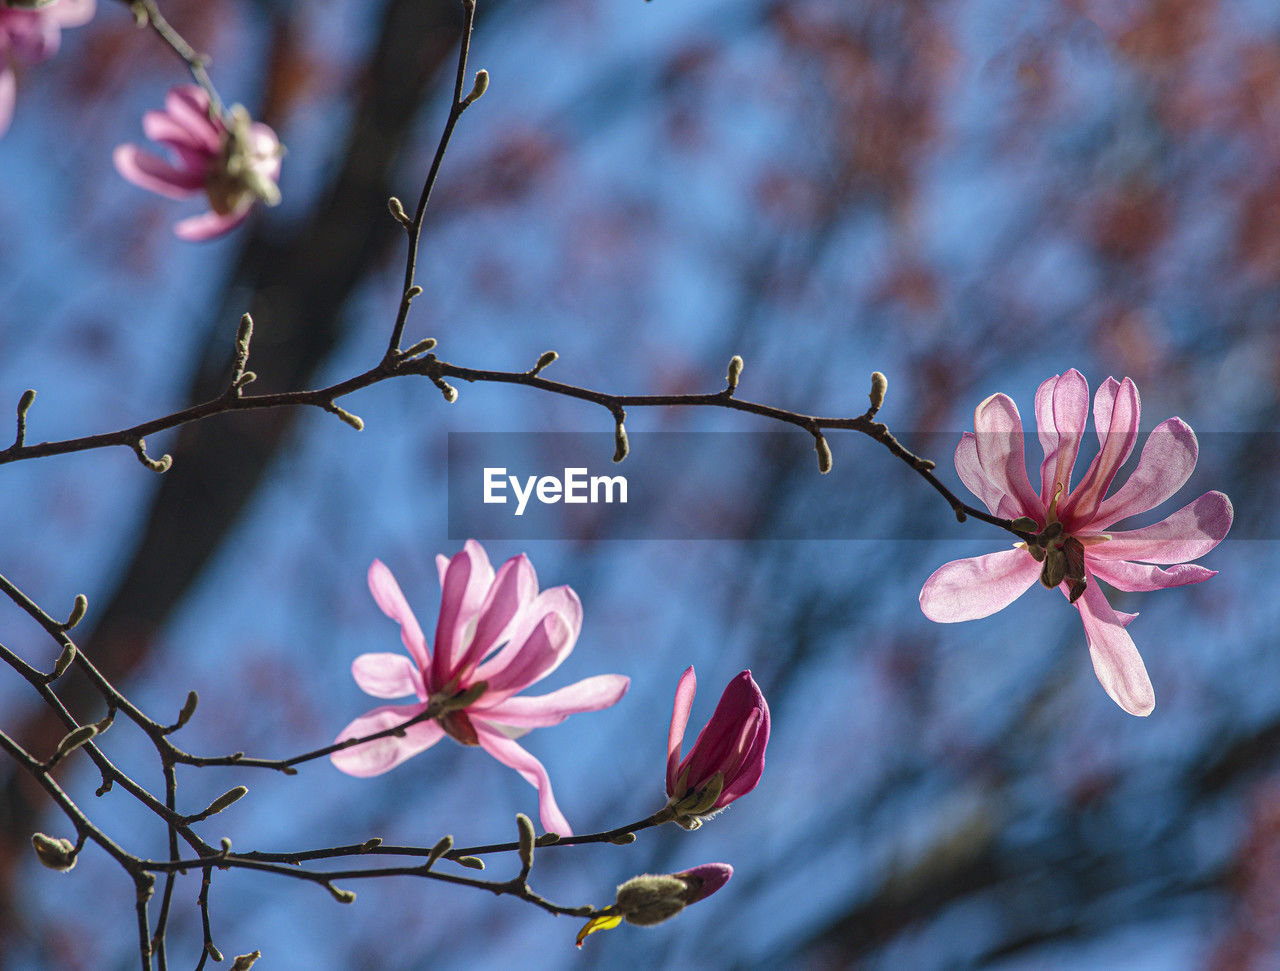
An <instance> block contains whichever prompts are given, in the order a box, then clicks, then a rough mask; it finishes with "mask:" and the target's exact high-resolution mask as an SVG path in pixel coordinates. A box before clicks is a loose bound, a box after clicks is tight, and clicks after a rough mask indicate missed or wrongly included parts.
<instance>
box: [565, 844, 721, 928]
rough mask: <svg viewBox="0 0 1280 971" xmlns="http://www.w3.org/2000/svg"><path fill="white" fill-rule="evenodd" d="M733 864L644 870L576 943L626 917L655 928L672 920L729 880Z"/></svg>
mask: <svg viewBox="0 0 1280 971" xmlns="http://www.w3.org/2000/svg"><path fill="white" fill-rule="evenodd" d="M731 876H733V867H731V866H729V864H727V863H704V864H702V866H696V867H694V868H693V869H691V870H681V871H680V872H679V873H662V874H657V873H642V874H641V875H640V876H638V877H632V878H631V879H630V880H628V881H627V882H626V883H624V884H622V885H621V886H619V887H618V896H617V899H616V900H615V901H614V902H613V904H611V905H610V906H608V907H606V908H605V909H604V911H603V912H602V913H601V914H600V915H599V916H597V917H592V918H591V920H589V921H587V924H586V926H585V927H583V928H582V930H581V931H579V932H578V940H577V946H578V947H582V942H583V941H585V940H586V939H587V937H588V936H589V935H591V934H594V933H595V932H596V931H603V930H609V929H610V928H613V927H617V926H618V925H619V924H621V923H622V922H623V921H624V920H625V921H626V922H627V923H628V924H635V925H636V926H637V927H652V926H653V925H654V924H661V923H662V922H663V921H664V920H670V919H671V918H672V917H674V916H675V915H676V914H678V913H680V911H682V910H684V909H685V907H687V906H689V904H694V903H697V902H698V901H699V900H705V899H706V898H707V897H710V896H711V895H712V894H713V893H715V892H716V891H717V890H719V889H720V888H721V887H723V886H724V885H725V884H726V883H728V882H729V878H730V877H731Z"/></svg>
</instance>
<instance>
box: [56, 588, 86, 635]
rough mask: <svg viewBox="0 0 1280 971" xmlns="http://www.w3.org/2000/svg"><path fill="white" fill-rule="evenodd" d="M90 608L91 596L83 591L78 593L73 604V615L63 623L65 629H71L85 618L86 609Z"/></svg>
mask: <svg viewBox="0 0 1280 971" xmlns="http://www.w3.org/2000/svg"><path fill="white" fill-rule="evenodd" d="M88 609H89V598H88V597H86V596H85V595H84V594H82V593H78V594H76V601H75V603H73V604H72V605H71V616H70V617H68V618H67V622H66V623H65V624H63V625H62V629H63V630H71V628H72V627H75V626H76V624H78V623H80V621H82V620H84V614H85V611H86V610H88Z"/></svg>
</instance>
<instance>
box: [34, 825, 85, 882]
mask: <svg viewBox="0 0 1280 971" xmlns="http://www.w3.org/2000/svg"><path fill="white" fill-rule="evenodd" d="M31 845H32V847H34V848H35V851H36V857H37V858H38V859H39V860H40V862H41V863H43V864H44V865H45V866H47V867H48V868H49V869H50V870H57V871H58V872H60V873H66V872H67V871H68V870H70V869H71V868H72V867H73V866H75V865H76V847H75V844H74V843H72V842H71V840H65V839H56V838H54V837H52V836H46V835H45V834H44V833H35V834H34V835H33V836H32V837H31Z"/></svg>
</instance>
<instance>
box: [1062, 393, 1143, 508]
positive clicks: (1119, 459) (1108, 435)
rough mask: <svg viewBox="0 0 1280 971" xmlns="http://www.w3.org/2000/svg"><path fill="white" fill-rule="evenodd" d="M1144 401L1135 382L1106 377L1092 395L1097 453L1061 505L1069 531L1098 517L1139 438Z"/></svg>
mask: <svg viewBox="0 0 1280 971" xmlns="http://www.w3.org/2000/svg"><path fill="white" fill-rule="evenodd" d="M1141 416H1142V401H1141V399H1140V398H1139V396H1138V389H1137V387H1136V386H1135V385H1134V383H1133V382H1132V381H1131V380H1129V379H1128V378H1125V379H1124V380H1123V381H1121V382H1117V381H1116V379H1115V378H1107V380H1106V381H1104V382H1103V384H1102V387H1100V388H1099V389H1098V393H1097V394H1096V395H1094V397H1093V425H1094V431H1096V432H1097V433H1098V454H1097V455H1096V456H1094V459H1093V461H1092V462H1091V463H1090V464H1089V471H1087V472H1086V473H1085V474H1084V478H1083V479H1081V480H1080V485H1079V486H1078V487H1077V488H1076V489H1075V490H1074V491H1073V492H1072V493H1071V496H1070V497H1069V498H1068V499H1066V500H1065V501H1064V502H1063V503H1062V505H1061V508H1060V512H1059V518H1061V519H1062V522H1063V525H1064V526H1066V527H1067V529H1068V531H1070V530H1072V529H1081V528H1083V527H1085V526H1087V525H1088V524H1090V523H1092V522H1093V521H1094V519H1095V518H1096V517H1097V512H1098V507H1099V506H1100V505H1101V504H1102V498H1103V496H1105V495H1106V494H1107V490H1108V489H1109V488H1111V482H1112V480H1113V479H1115V477H1116V473H1117V472H1119V471H1120V466H1122V465H1124V463H1125V460H1126V459H1127V458H1128V457H1129V453H1130V452H1132V451H1133V446H1134V443H1135V442H1136V441H1137V440H1138V421H1139V419H1140V418H1141Z"/></svg>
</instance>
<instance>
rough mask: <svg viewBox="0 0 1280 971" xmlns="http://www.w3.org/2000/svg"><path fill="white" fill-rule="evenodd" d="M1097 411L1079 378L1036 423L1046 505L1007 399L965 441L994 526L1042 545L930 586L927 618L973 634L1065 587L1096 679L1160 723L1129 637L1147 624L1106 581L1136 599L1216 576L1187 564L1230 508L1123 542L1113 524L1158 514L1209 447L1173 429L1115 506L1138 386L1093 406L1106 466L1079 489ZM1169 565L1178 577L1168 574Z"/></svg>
mask: <svg viewBox="0 0 1280 971" xmlns="http://www.w3.org/2000/svg"><path fill="white" fill-rule="evenodd" d="M1088 411H1089V386H1088V384H1087V383H1086V382H1085V379H1084V377H1083V376H1082V375H1081V374H1080V372H1079V371H1076V370H1074V369H1073V370H1070V371H1068V372H1067V373H1066V374H1063V375H1061V376H1058V375H1055V376H1054V377H1052V378H1050V379H1049V380H1048V381H1045V382H1044V383H1043V384H1042V385H1040V390H1039V391H1038V392H1036V423H1037V425H1038V430H1039V436H1040V444H1041V445H1042V446H1043V447H1044V456H1045V457H1044V461H1043V462H1042V463H1041V465H1040V491H1039V492H1038V493H1037V492H1036V490H1035V489H1034V488H1032V486H1031V482H1030V480H1029V479H1028V478H1027V469H1026V464H1025V456H1024V452H1023V438H1022V419H1021V418H1020V416H1019V415H1018V408H1017V406H1016V405H1015V404H1014V403H1013V401H1012V400H1011V399H1010V398H1009V397H1008V396H1006V395H1003V394H995V395H992V396H991V397H990V398H987V399H986V400H985V401H983V402H982V403H981V404H980V405H978V407H977V409H976V410H975V411H974V416H973V427H974V432H966V433H965V434H964V435H963V436H962V437H961V439H960V445H959V446H958V447H957V448H956V471H957V472H958V473H959V474H960V479H961V481H962V482H964V484H965V485H966V486H967V487H968V488H969V490H970V491H971V492H972V493H973V494H974V495H976V496H978V497H979V498H980V499H982V501H983V502H984V503H985V504H986V506H987V509H988V510H989V511H990V512H991V513H992V515H995V516H1000V517H1002V518H1006V519H1018V518H1020V517H1026V518H1027V519H1030V520H1032V521H1033V523H1034V530H1035V531H1037V533H1038V541H1037V542H1036V543H1034V544H1031V545H1030V546H1029V545H1028V544H1027V543H1018V544H1017V545H1016V546H1015V547H1014V549H1012V550H1006V551H1005V552H1003V553H988V554H987V555H985V556H977V557H971V558H969V559H963V560H954V561H952V562H951V563H946V564H944V565H943V566H942V567H940V568H939V569H938V570H937V571H936V572H935V573H934V574H933V576H931V577H929V579H928V580H926V581H925V584H924V589H922V590H921V591H920V608H921V609H922V610H923V611H924V613H925V616H926V617H928V618H929V619H930V620H936V621H940V622H944V623H950V622H953V621H960V620H974V619H976V618H978V617H986V616H988V615H989V614H993V613H995V612H996V611H997V610H1001V609H1003V608H1004V607H1007V606H1008V605H1009V604H1011V603H1012V602H1013V601H1014V600H1016V599H1017V598H1018V597H1019V596H1021V595H1022V593H1023V591H1025V590H1026V589H1027V588H1028V587H1030V586H1031V585H1032V584H1033V583H1035V582H1036V580H1037V579H1039V580H1040V581H1041V583H1043V584H1044V585H1045V586H1047V587H1050V588H1051V589H1052V588H1053V587H1057V588H1058V589H1059V590H1061V591H1062V593H1063V595H1064V596H1065V597H1067V599H1068V601H1069V602H1071V603H1072V604H1074V605H1075V608H1076V609H1077V610H1078V611H1079V612H1080V620H1081V621H1082V622H1083V623H1084V632H1085V637H1086V638H1087V640H1088V642H1089V655H1090V657H1091V658H1092V659H1093V669H1094V671H1095V672H1096V673H1097V675H1098V680H1099V681H1100V682H1102V687H1103V688H1105V689H1106V691H1107V694H1109V695H1110V696H1111V697H1112V699H1113V700H1114V701H1115V702H1116V704H1118V705H1119V706H1120V707H1121V708H1123V709H1124V710H1125V711H1127V712H1129V713H1130V714H1134V715H1149V714H1150V713H1151V711H1152V709H1153V708H1155V692H1154V691H1153V690H1152V687H1151V679H1150V678H1149V677H1147V670H1146V668H1145V667H1144V666H1143V663H1142V657H1141V656H1140V655H1139V654H1138V649H1137V648H1136V647H1135V646H1134V643H1133V639H1132V638H1130V636H1129V634H1128V632H1127V631H1126V630H1125V628H1126V627H1127V626H1128V625H1129V623H1130V621H1132V620H1133V619H1134V617H1136V616H1137V614H1124V613H1119V612H1117V611H1115V610H1113V609H1112V608H1111V605H1110V604H1109V603H1108V602H1107V598H1106V596H1105V595H1104V594H1103V592H1102V590H1101V589H1100V588H1099V587H1098V584H1097V583H1096V581H1097V580H1104V581H1106V582H1107V583H1108V584H1110V585H1111V586H1113V587H1115V588H1116V589H1117V590H1124V591H1127V592H1134V591H1144V590H1158V589H1160V588H1162V587H1177V586H1182V585H1184V584H1188V583H1200V582H1202V581H1204V580H1207V579H1209V578H1210V577H1211V576H1215V575H1216V572H1215V571H1213V570H1207V569H1205V568H1204V567H1202V566H1195V565H1192V564H1190V563H1188V562H1186V561H1188V560H1194V559H1196V558H1198V557H1201V556H1204V554H1206V553H1208V552H1209V551H1210V550H1211V549H1213V548H1214V547H1215V546H1217V545H1218V543H1220V542H1221V541H1222V538H1223V537H1224V536H1226V535H1227V531H1228V530H1229V529H1230V528H1231V520H1232V515H1233V513H1232V509H1231V500H1230V499H1228V498H1227V497H1226V496H1225V495H1224V494H1223V493H1221V492H1206V493H1205V494H1204V495H1202V496H1201V497H1200V498H1199V499H1197V500H1195V502H1192V503H1191V504H1190V505H1187V506H1184V507H1183V508H1182V509H1179V510H1178V511H1177V512H1175V513H1174V514H1173V515H1171V516H1169V517H1168V518H1167V519H1164V520H1162V521H1161V522H1158V523H1155V524H1154V525H1151V526H1144V527H1142V528H1141V529H1132V530H1122V531H1119V532H1117V531H1114V530H1110V529H1109V527H1110V526H1111V525H1112V523H1116V522H1119V521H1120V520H1122V519H1127V518H1128V517H1130V516H1134V515H1137V514H1139V513H1143V512H1146V511H1147V510H1149V509H1154V508H1155V507H1156V506H1158V505H1160V504H1161V503H1162V502H1164V501H1165V500H1166V499H1168V498H1170V497H1171V496H1172V495H1173V494H1174V493H1175V492H1177V491H1178V489H1180V488H1181V487H1182V485H1183V484H1184V483H1185V482H1186V481H1187V479H1188V478H1189V477H1190V475H1191V472H1192V470H1193V469H1194V468H1195V465H1196V458H1197V455H1198V445H1197V443H1196V436H1195V434H1194V433H1193V432H1192V431H1191V429H1190V428H1189V427H1188V426H1187V425H1186V423H1185V422H1183V421H1182V419H1180V418H1170V419H1168V420H1167V421H1165V422H1162V423H1161V424H1160V425H1158V426H1156V428H1155V430H1154V431H1153V432H1152V433H1151V434H1150V436H1148V438H1147V442H1146V444H1145V445H1144V446H1143V449H1142V455H1141V457H1140V458H1139V460H1138V465H1137V468H1135V469H1134V471H1133V474H1132V475H1131V476H1129V479H1128V481H1127V482H1125V483H1124V485H1122V486H1121V487H1120V488H1119V489H1118V490H1116V492H1115V493H1114V494H1112V495H1111V496H1110V497H1108V496H1107V490H1108V489H1109V488H1110V486H1111V483H1112V480H1113V479H1114V478H1115V476H1116V473H1117V472H1118V471H1119V470H1120V467H1121V466H1122V465H1123V464H1124V462H1125V460H1126V459H1127V458H1128V457H1129V453H1130V452H1132V451H1133V446H1134V443H1135V442H1136V441H1137V437H1138V418H1139V413H1140V402H1139V399H1138V389H1137V388H1136V387H1134V384H1133V382H1132V381H1130V380H1129V379H1128V378H1125V379H1124V381H1122V382H1118V381H1116V379H1115V378H1107V380H1106V381H1105V382H1104V383H1103V385H1102V387H1100V388H1099V389H1098V393H1097V395H1095V397H1094V399H1093V423H1094V427H1095V429H1096V431H1097V434H1098V448H1099V451H1098V455H1097V457H1096V458H1095V459H1094V460H1093V463H1092V464H1091V465H1090V466H1089V469H1088V471H1087V472H1086V473H1085V475H1084V478H1083V479H1081V480H1080V482H1079V483H1078V484H1077V485H1076V486H1074V487H1073V486H1072V485H1071V471H1072V468H1073V467H1074V465H1075V461H1076V453H1077V452H1078V451H1079V450H1080V443H1081V440H1082V439H1083V438H1084V433H1085V427H1086V425H1087V424H1088ZM1030 528H1031V527H1030V525H1028V529H1030ZM1156 564H1163V565H1166V566H1168V565H1170V564H1172V565H1171V566H1170V568H1169V569H1167V570H1166V569H1161V567H1160V566H1158V565H1156Z"/></svg>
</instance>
